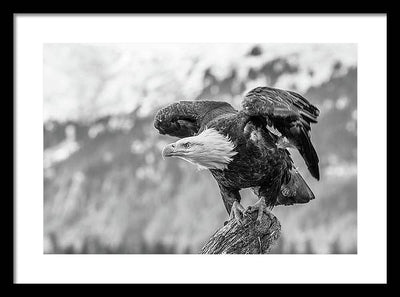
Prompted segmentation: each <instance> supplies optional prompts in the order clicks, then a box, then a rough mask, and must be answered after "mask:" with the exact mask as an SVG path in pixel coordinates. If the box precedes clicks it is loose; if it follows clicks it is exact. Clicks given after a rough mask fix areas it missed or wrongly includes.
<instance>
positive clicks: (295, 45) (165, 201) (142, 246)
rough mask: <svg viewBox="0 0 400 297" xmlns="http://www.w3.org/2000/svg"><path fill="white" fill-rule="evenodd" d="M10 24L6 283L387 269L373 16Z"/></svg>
mask: <svg viewBox="0 0 400 297" xmlns="http://www.w3.org/2000/svg"><path fill="white" fill-rule="evenodd" d="M15 24H16V28H17V29H16V31H15V32H16V33H15V44H16V49H15V62H14V65H15V66H14V67H15V69H16V70H15V72H16V76H15V77H16V88H15V90H16V100H15V108H16V117H17V121H16V145H17V146H16V152H17V158H16V162H15V166H16V172H17V173H16V178H17V181H16V196H15V202H14V209H15V225H14V228H15V229H14V236H15V241H14V245H15V246H14V248H15V253H16V256H15V257H14V261H15V267H16V268H15V269H16V274H15V278H16V280H17V282H18V283H25V282H28V283H31V282H32V283H43V282H45V283H46V282H49V283H353V282H355V283H368V282H377V283H385V281H386V269H387V266H386V265H387V263H386V259H387V258H386V257H387V254H386V249H387V246H386V240H387V238H386V236H387V235H386V219H387V218H386V211H387V208H386V207H387V204H386V203H387V202H386V100H387V98H386V42H387V39H386V17H385V15H376V16H355V15H349V16H336V15H320V16H319V15H315V16H306V15H304V16H302V15H297V16H293V15H268V14H266V15H263V14H261V15H224V16H222V15H201V14H199V15H168V14H165V15H135V14H133V15H129V14H126V15H79V16H73V15H68V14H67V15H59V16H58V15H53V16H51V15H48V16H47V15H44V16H34V15H29V16H24V15H19V16H16V19H15ZM246 270H248V271H251V273H250V274H246V273H244V271H246ZM226 271H235V272H236V273H229V274H227V273H224V272H226Z"/></svg>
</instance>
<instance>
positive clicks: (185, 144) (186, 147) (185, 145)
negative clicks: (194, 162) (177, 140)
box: [182, 142, 190, 149]
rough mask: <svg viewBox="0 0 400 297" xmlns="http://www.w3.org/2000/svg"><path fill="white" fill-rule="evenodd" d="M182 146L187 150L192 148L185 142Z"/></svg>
mask: <svg viewBox="0 0 400 297" xmlns="http://www.w3.org/2000/svg"><path fill="white" fill-rule="evenodd" d="M182 146H183V147H184V148H185V149H188V148H189V147H190V143H189V142H184V143H182Z"/></svg>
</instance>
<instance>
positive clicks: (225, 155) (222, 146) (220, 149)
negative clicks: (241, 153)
mask: <svg viewBox="0 0 400 297" xmlns="http://www.w3.org/2000/svg"><path fill="white" fill-rule="evenodd" d="M186 143H189V144H190V148H189V149H188V150H187V152H186V153H185V154H184V155H182V156H179V157H180V158H182V159H184V160H186V161H188V162H190V163H193V164H195V165H197V167H198V169H225V168H227V166H228V164H229V163H230V162H231V161H232V157H233V156H234V155H236V154H237V152H236V151H234V149H235V145H234V143H233V142H232V141H231V139H230V138H229V137H227V136H224V135H222V134H220V133H219V132H218V131H217V130H215V129H214V128H209V129H205V130H204V131H203V132H201V133H200V134H199V135H197V136H192V137H187V138H183V139H181V140H179V141H177V142H176V145H177V146H179V145H180V144H182V145H184V144H186Z"/></svg>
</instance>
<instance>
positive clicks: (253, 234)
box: [201, 210, 281, 254]
mask: <svg viewBox="0 0 400 297" xmlns="http://www.w3.org/2000/svg"><path fill="white" fill-rule="evenodd" d="M256 219H257V210H254V211H253V212H247V215H245V216H244V218H243V222H242V225H239V224H238V222H237V221H236V220H235V219H231V220H230V221H228V223H227V224H226V225H225V226H223V227H222V228H220V229H218V230H217V231H216V232H215V233H214V234H213V235H212V236H211V238H210V240H209V241H208V242H207V243H206V244H205V245H204V247H203V248H202V250H201V254H266V253H269V252H270V250H271V248H272V246H273V245H274V244H275V243H276V241H277V240H278V238H279V236H280V233H281V224H280V223H279V221H278V219H277V218H276V217H275V216H274V215H273V214H272V213H271V212H269V211H267V212H264V215H263V217H262V220H261V224H259V225H257V224H256Z"/></svg>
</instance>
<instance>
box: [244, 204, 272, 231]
mask: <svg viewBox="0 0 400 297" xmlns="http://www.w3.org/2000/svg"><path fill="white" fill-rule="evenodd" d="M266 209H267V204H266V203H265V199H264V197H261V198H260V200H258V201H257V202H256V203H255V204H253V205H250V206H248V207H247V209H246V211H245V212H248V213H250V212H253V211H255V210H258V213H257V219H256V225H260V224H261V221H262V217H263V215H264V211H265V210H266Z"/></svg>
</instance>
